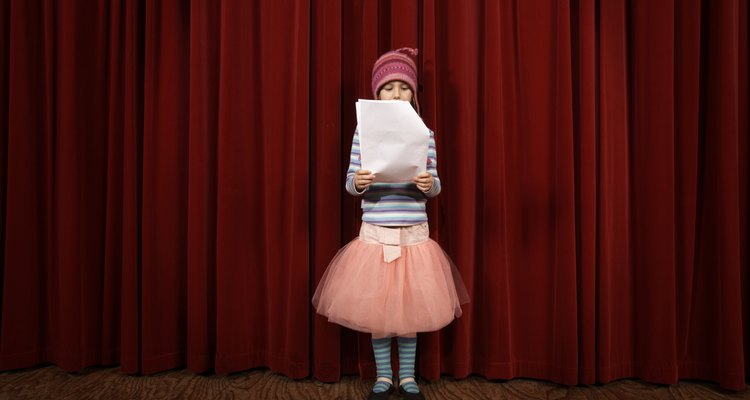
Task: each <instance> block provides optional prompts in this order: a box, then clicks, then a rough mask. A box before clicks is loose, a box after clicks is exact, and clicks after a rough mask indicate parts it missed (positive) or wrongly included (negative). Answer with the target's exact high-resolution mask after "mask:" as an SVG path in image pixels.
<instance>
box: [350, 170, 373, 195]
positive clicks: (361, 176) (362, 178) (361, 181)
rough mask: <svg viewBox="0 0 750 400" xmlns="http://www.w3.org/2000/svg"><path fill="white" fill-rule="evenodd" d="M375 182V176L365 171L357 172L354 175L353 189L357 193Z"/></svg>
mask: <svg viewBox="0 0 750 400" xmlns="http://www.w3.org/2000/svg"><path fill="white" fill-rule="evenodd" d="M374 181H375V175H373V174H371V173H370V171H368V170H366V169H360V170H357V172H355V173H354V187H355V188H356V189H357V191H358V192H361V191H363V190H365V189H366V188H367V187H368V186H370V184H372V182H374Z"/></svg>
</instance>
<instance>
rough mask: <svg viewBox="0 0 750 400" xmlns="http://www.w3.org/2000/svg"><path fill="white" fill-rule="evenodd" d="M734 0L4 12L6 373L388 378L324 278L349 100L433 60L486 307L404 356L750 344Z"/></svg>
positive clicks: (352, 230)
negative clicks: (109, 370)
mask: <svg viewBox="0 0 750 400" xmlns="http://www.w3.org/2000/svg"><path fill="white" fill-rule="evenodd" d="M748 19H749V17H748V6H747V2H746V1H742V0H720V1H710V2H709V1H700V0H664V1H647V0H635V1H629V2H626V1H624V0H622V1H596V0H569V1H557V0H524V1H518V0H516V1H511V0H507V1H470V2H451V1H437V0H420V1H393V0H391V1H388V0H381V1H375V0H357V1H324V0H310V1H308V2H304V1H293V0H285V1H279V0H257V1H252V2H248V1H239V0H237V1H228V0H227V1H221V2H216V1H210V0H203V1H199V0H193V1H190V2H186V1H179V0H165V1H159V2H152V1H145V0H140V1H137V0H133V1H127V0H112V1H109V2H85V1H66V2H62V1H52V0H30V1H26V0H3V1H1V2H0V57H1V58H0V99H2V103H1V104H0V126H1V127H2V134H1V135H0V228H2V229H0V240H1V241H2V246H1V247H0V260H2V264H0V268H2V270H1V271H0V280H1V281H0V282H1V284H2V285H1V290H2V292H1V296H0V301H1V303H0V310H1V311H0V312H1V314H0V370H8V369H14V368H23V367H28V366H33V365H35V364H38V363H42V362H51V363H55V364H57V365H59V366H60V367H61V368H63V369H65V370H70V371H74V370H79V369H81V368H84V367H86V366H89V365H97V364H106V365H111V364H119V365H121V366H122V369H123V370H124V371H126V372H129V373H144V374H148V373H153V372H157V371H162V370H166V369H171V368H178V367H182V366H187V368H189V369H191V370H193V371H196V372H198V371H205V370H209V369H212V368H213V369H214V370H215V371H216V372H219V373H225V372H231V371H240V370H244V369H248V368H253V367H269V368H271V369H272V370H274V371H277V372H280V373H283V374H285V375H288V376H291V377H294V378H299V377H304V376H309V375H312V376H314V377H316V378H318V379H321V380H326V381H332V380H336V379H338V378H339V377H340V376H341V375H342V374H349V373H360V374H362V375H363V376H371V375H372V374H373V372H374V366H373V364H372V355H371V349H370V342H369V337H368V336H366V335H362V334H357V333H354V332H351V331H348V330H345V329H341V328H339V327H338V326H335V325H332V324H329V323H327V322H326V321H325V320H324V319H322V318H320V317H318V316H315V314H314V313H313V311H312V309H311V307H310V296H311V293H312V290H314V288H315V284H316V283H317V281H318V279H319V278H320V276H321V275H322V273H323V270H324V269H325V267H326V265H327V263H328V261H329V260H330V258H331V257H332V256H333V255H334V254H335V252H336V250H337V249H338V248H339V247H340V246H342V245H343V244H345V243H346V242H348V241H349V240H351V239H352V238H353V237H354V236H355V235H356V232H357V228H358V218H359V210H358V207H359V205H358V201H357V199H355V198H353V197H351V196H348V195H347V194H345V192H344V190H343V175H344V171H345V168H346V165H347V160H348V152H349V147H350V145H351V136H352V132H353V130H354V127H355V124H356V121H355V118H354V106H353V104H354V101H355V100H356V99H357V98H360V97H369V96H370V93H369V83H370V76H369V75H370V68H371V66H372V62H373V61H374V60H375V58H376V57H377V56H378V55H379V54H380V53H382V52H384V51H386V50H388V49H391V48H397V47H402V46H412V47H418V48H419V49H420V55H419V60H418V63H419V66H420V82H421V85H422V87H421V93H420V101H421V103H422V109H423V116H424V118H425V120H426V122H427V124H428V126H430V127H432V128H433V129H434V130H435V132H436V140H437V146H438V155H439V171H440V175H441V180H442V182H443V185H444V189H443V193H442V194H441V195H440V196H439V197H438V198H437V199H435V200H432V201H431V202H430V204H429V215H430V223H431V226H432V234H433V237H434V238H435V239H436V240H438V241H439V242H440V243H441V244H442V245H443V246H444V248H445V249H446V251H447V252H448V253H449V254H450V255H451V257H453V259H454V261H455V262H456V264H457V265H458V267H459V270H460V271H461V273H462V275H463V277H464V279H465V281H466V284H467V286H468V288H469V291H470V295H471V297H472V302H471V303H470V304H469V305H468V306H467V307H465V313H464V316H463V317H462V318H461V319H459V320H458V321H457V322H456V323H454V324H452V325H451V326H449V327H448V328H446V329H444V330H443V331H441V332H439V333H430V334H423V335H421V336H420V346H419V357H418V370H419V373H420V374H421V375H422V376H424V377H426V378H430V379H433V378H437V377H438V376H439V375H440V374H452V375H455V376H458V377H464V376H467V375H469V374H481V375H484V376H487V377H489V378H512V377H517V376H526V377H533V378H540V379H549V380H553V381H556V382H561V383H565V384H576V383H593V382H608V381H611V380H613V379H619V378H624V377H639V378H642V379H645V380H649V381H654V382H662V383H673V382H675V381H676V380H677V379H681V378H698V379H707V380H712V381H716V382H719V383H720V384H721V385H722V386H724V387H727V388H732V389H741V388H744V386H745V383H744V382H745V379H746V378H747V376H748V371H750V369H749V368H746V366H747V365H748V361H750V312H748V310H750V267H749V264H750V261H749V259H748V250H749V249H750V236H749V235H748V234H749V233H750V217H749V216H748V200H749V199H748V190H749V189H750V176H749V174H748V171H750V165H748V156H749V155H750V154H748V153H749V152H750V142H749V141H748V136H749V132H750V126H749V125H748V114H750V104H749V103H748V92H749V91H750V88H749V86H748V75H749V73H748V70H749V68H748Z"/></svg>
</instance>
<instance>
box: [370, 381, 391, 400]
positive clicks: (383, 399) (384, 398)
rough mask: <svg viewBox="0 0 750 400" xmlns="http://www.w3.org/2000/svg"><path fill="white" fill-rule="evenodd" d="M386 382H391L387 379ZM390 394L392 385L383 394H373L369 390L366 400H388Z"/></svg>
mask: <svg viewBox="0 0 750 400" xmlns="http://www.w3.org/2000/svg"><path fill="white" fill-rule="evenodd" d="M376 382H377V381H376ZM387 382H392V381H391V380H390V379H389V380H388V381H387ZM391 393H393V383H391V384H390V385H389V386H388V390H386V391H385V392H379V393H375V392H373V391H372V390H370V394H369V395H368V396H367V400H388V398H389V397H390V396H391Z"/></svg>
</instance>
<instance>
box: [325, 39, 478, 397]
mask: <svg viewBox="0 0 750 400" xmlns="http://www.w3.org/2000/svg"><path fill="white" fill-rule="evenodd" d="M416 55H417V50H416V49H409V48H402V49H399V50H395V51H389V52H387V53H385V54H383V55H382V56H381V57H380V58H379V59H378V60H377V61H376V62H375V65H374V66H373V68H372V93H373V96H374V97H375V99H379V100H403V101H408V102H410V103H411V104H412V106H413V107H414V108H415V109H416V110H417V113H419V102H418V101H417V92H416V90H415V89H416V88H417V66H416V63H415V62H414V60H413V58H412V57H415V56H416ZM360 167H361V163H360V157H359V133H358V132H357V131H355V132H354V139H353V142H352V151H351V156H350V164H349V170H348V171H347V175H346V190H347V192H349V193H350V194H352V195H354V196H362V197H363V199H362V210H363V213H362V226H361V229H360V233H359V238H357V239H354V240H353V241H352V242H350V243H349V244H347V245H346V246H344V247H343V248H342V249H341V250H339V252H338V253H337V254H336V256H335V257H334V258H333V261H331V263H330V265H329V266H328V268H327V269H326V272H325V274H324V275H323V278H322V279H321V281H320V284H319V285H318V288H317V290H316V291H315V294H314V295H313V300H312V301H313V305H314V306H315V308H316V310H317V312H318V313H319V314H321V315H323V316H326V317H328V320H329V321H331V322H335V323H337V324H339V325H342V326H345V327H348V328H351V329H354V330H357V331H361V332H368V333H372V347H373V351H374V353H375V362H376V365H377V380H376V382H375V386H374V387H373V388H372V391H371V392H370V395H369V396H368V399H387V398H388V395H389V394H390V392H391V391H393V386H394V385H393V371H392V369H391V338H392V337H394V336H395V337H397V343H398V355H399V373H398V376H399V388H400V391H401V395H402V396H403V398H405V399H424V396H422V394H421V393H420V391H419V386H417V382H416V380H415V373H414V358H415V353H416V350H417V332H430V331H435V330H438V329H440V328H442V327H444V326H446V325H448V324H449V323H450V322H451V321H452V320H453V319H454V318H456V317H460V316H461V306H460V305H461V304H463V303H466V302H468V296H467V294H466V289H465V288H464V286H463V283H462V282H461V278H460V277H459V275H458V273H457V271H456V269H455V267H454V266H453V264H452V262H451V261H450V259H449V258H448V256H447V255H446V254H445V252H443V250H442V249H441V248H440V246H439V245H438V244H437V243H436V242H435V241H433V240H432V239H430V238H429V228H428V226H427V214H426V213H425V203H426V202H427V199H428V198H431V197H435V196H437V195H438V193H440V189H441V187H440V179H439V178H438V173H437V168H436V167H437V159H436V152H435V138H434V133H433V132H432V131H430V138H429V150H428V153H427V171H426V172H422V173H420V174H418V175H417V176H415V177H414V178H413V179H412V181H411V182H405V183H383V182H377V177H376V176H375V175H373V174H372V173H370V171H367V170H362V169H360Z"/></svg>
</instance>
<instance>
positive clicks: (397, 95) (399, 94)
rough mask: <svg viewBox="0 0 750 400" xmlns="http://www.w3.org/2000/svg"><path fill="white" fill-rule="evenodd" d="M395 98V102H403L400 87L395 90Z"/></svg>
mask: <svg viewBox="0 0 750 400" xmlns="http://www.w3.org/2000/svg"><path fill="white" fill-rule="evenodd" d="M393 98H394V99H395V100H401V89H399V88H398V87H397V88H395V89H393Z"/></svg>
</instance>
